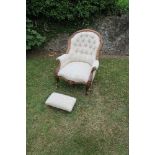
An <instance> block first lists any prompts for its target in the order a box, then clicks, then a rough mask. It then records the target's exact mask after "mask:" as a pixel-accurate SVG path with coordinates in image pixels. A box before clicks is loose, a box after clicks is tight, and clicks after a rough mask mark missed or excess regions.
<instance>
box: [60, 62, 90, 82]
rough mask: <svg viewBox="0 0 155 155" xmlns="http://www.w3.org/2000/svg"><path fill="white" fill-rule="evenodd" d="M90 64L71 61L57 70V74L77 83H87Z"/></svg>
mask: <svg viewBox="0 0 155 155" xmlns="http://www.w3.org/2000/svg"><path fill="white" fill-rule="evenodd" d="M91 69H92V68H91V66H90V65H89V64H88V63H85V62H71V63H69V64H67V65H66V66H65V67H63V68H62V69H60V70H59V72H58V76H61V77H64V78H65V79H67V80H71V81H74V82H79V83H87V82H88V79H89V75H90V72H91Z"/></svg>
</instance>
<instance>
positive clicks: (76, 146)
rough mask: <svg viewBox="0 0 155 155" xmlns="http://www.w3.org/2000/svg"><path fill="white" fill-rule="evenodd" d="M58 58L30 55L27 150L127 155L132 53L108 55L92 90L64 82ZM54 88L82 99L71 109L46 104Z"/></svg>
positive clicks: (73, 154)
mask: <svg viewBox="0 0 155 155" xmlns="http://www.w3.org/2000/svg"><path fill="white" fill-rule="evenodd" d="M55 67H56V61H55V58H47V57H46V58H28V59H27V154H28V155H31V154H32V155H33V154H34V155H36V154H37V155H127V154H128V140H129V139H128V58H103V59H101V60H100V67H99V70H98V73H97V74H96V77H95V81H94V88H93V91H92V92H90V93H89V95H88V96H85V95H84V92H85V88H84V86H83V85H76V86H70V85H68V84H67V83H66V82H64V81H61V82H60V83H59V87H58V88H57V87H56V82H55V80H54V76H53V71H54V68H55ZM53 91H56V92H59V93H64V94H68V95H71V96H74V97H76V98H77V102H76V105H75V107H74V110H73V111H72V112H71V113H68V112H65V111H62V110H58V109H56V108H52V107H48V106H46V105H45V100H46V99H47V97H48V96H49V95H50V93H52V92H53Z"/></svg>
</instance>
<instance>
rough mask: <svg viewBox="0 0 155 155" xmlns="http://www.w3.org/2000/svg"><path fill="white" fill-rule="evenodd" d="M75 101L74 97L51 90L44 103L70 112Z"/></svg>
mask: <svg viewBox="0 0 155 155" xmlns="http://www.w3.org/2000/svg"><path fill="white" fill-rule="evenodd" d="M75 102H76V98H74V97H71V96H68V95H63V94H60V93H56V92H53V93H52V94H51V95H50V96H49V97H48V99H47V100H46V102H45V104H46V105H50V106H53V107H55V108H60V109H62V110H66V111H68V112H71V111H72V109H73V107H74V104H75Z"/></svg>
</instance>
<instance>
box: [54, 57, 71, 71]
mask: <svg viewBox="0 0 155 155" xmlns="http://www.w3.org/2000/svg"><path fill="white" fill-rule="evenodd" d="M56 60H59V61H60V65H61V66H60V68H62V67H64V66H65V65H66V64H68V63H69V62H70V56H69V54H63V55H61V56H59V57H57V58H56Z"/></svg>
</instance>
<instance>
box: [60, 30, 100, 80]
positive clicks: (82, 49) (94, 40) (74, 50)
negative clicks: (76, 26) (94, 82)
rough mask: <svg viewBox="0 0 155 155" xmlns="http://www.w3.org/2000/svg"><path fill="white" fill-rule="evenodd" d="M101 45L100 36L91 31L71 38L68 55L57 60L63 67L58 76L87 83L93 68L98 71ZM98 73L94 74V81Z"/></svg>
mask: <svg viewBox="0 0 155 155" xmlns="http://www.w3.org/2000/svg"><path fill="white" fill-rule="evenodd" d="M99 45H100V38H99V36H98V35H97V34H96V33H94V32H90V31H85V32H79V33H77V34H75V35H74V36H73V37H72V38H71V45H70V49H69V51H68V54H64V55H62V56H60V57H58V58H57V59H58V60H60V63H61V66H60V70H59V72H58V76H62V77H64V78H65V79H67V80H71V81H74V82H79V83H87V82H88V79H89V76H90V73H91V70H92V68H93V67H95V68H96V69H98V67H99V61H98V60H96V53H97V50H98V48H99ZM95 73H96V71H94V73H93V79H94V77H95Z"/></svg>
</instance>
